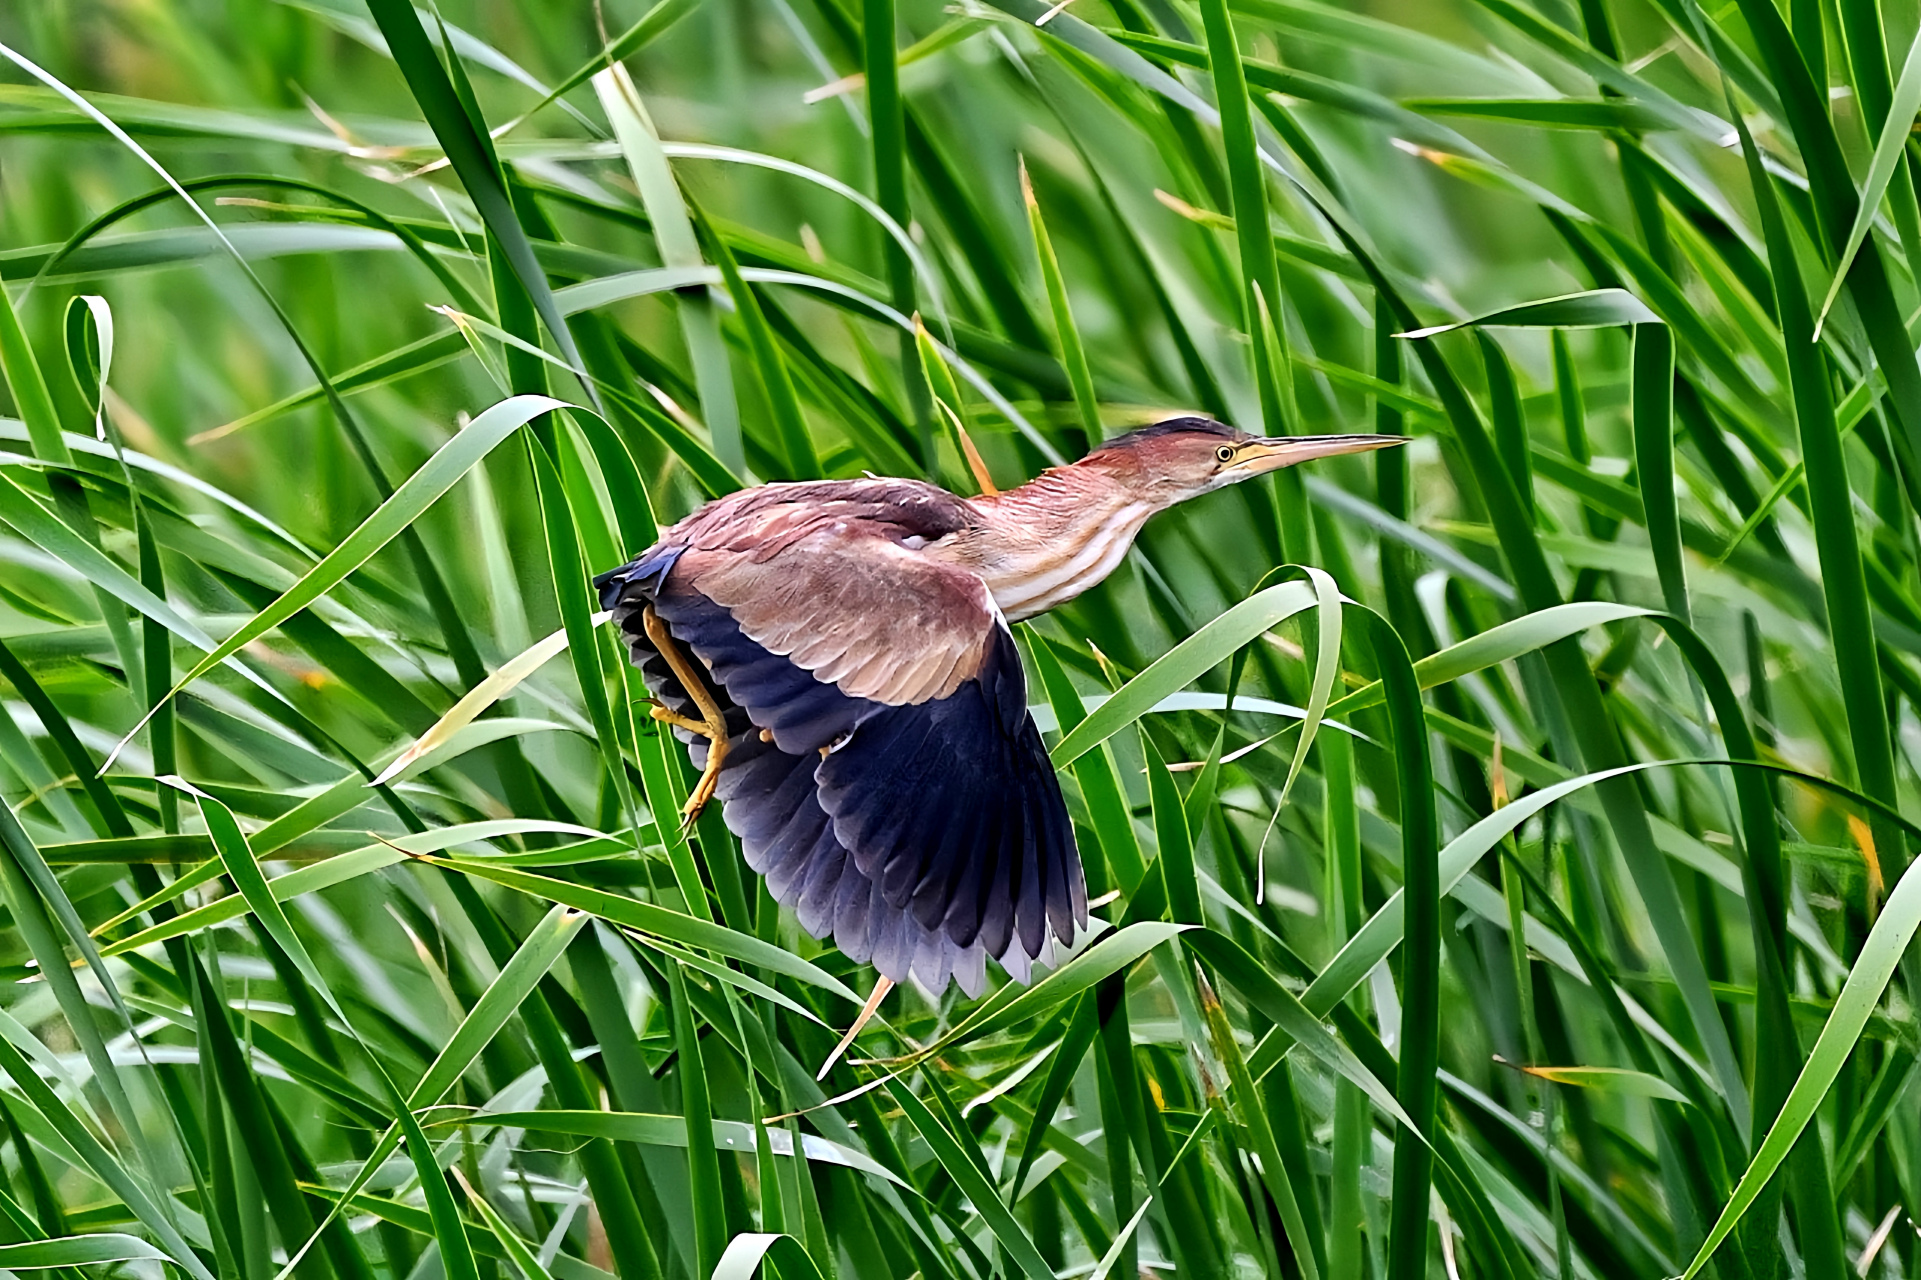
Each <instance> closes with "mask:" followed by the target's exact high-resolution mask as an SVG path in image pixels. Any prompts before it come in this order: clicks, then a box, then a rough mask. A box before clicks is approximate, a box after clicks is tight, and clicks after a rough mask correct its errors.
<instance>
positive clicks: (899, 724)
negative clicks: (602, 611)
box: [596, 551, 1087, 993]
mask: <svg viewBox="0 0 1921 1280" xmlns="http://www.w3.org/2000/svg"><path fill="white" fill-rule="evenodd" d="M672 571H673V556H672V554H671V553H668V552H658V551H657V552H655V553H650V554H649V555H648V556H643V557H642V558H641V559H640V560H637V561H635V562H634V564H633V565H631V566H628V567H627V568H626V569H624V570H620V571H616V573H615V574H610V575H603V576H602V577H601V578H600V579H597V580H596V585H597V586H599V587H600V589H601V591H602V603H603V604H605V605H606V606H608V607H609V608H611V609H612V610H613V612H614V617H615V619H616V621H617V622H619V623H620V624H621V627H622V630H623V633H624V634H625V636H626V639H627V642H628V645H629V648H630V649H631V651H632V653H633V657H634V661H635V665H636V666H638V667H639V668H640V670H641V673H642V676H643V678H644V679H645V680H646V682H647V685H648V688H649V689H650V691H652V692H653V693H654V695H655V696H656V697H658V698H660V699H661V700H662V701H663V702H664V703H666V704H667V705H668V706H670V707H672V708H674V709H675V710H682V711H685V710H686V709H687V708H688V707H689V706H690V705H691V700H690V699H688V698H687V697H686V694H685V691H684V690H682V689H680V688H679V686H678V684H677V683H676V682H675V681H674V679H673V677H672V674H671V673H670V672H669V671H668V670H667V667H666V664H665V662H664V661H662V660H661V658H660V657H659V655H658V654H656V653H655V652H654V650H653V646H652V645H651V644H650V643H649V642H648V640H647V637H646V635H645V633H644V631H643V630H642V628H641V623H640V617H639V614H640V609H641V606H642V605H643V604H645V603H648V602H651V603H653V604H654V606H655V609H656V611H657V613H658V614H659V616H660V619H661V621H662V622H663V623H665V624H666V626H667V629H668V631H669V633H670V634H671V635H673V636H674V638H675V639H676V640H677V641H679V642H680V643H681V644H682V645H683V646H685V647H686V648H687V649H689V650H690V651H692V652H693V653H694V654H695V655H696V656H697V657H698V658H699V659H700V660H701V662H702V663H703V664H704V666H705V667H706V668H707V670H708V671H709V672H710V673H711V674H712V678H713V679H712V684H711V685H710V687H711V688H712V689H713V690H714V691H715V692H716V693H717V694H718V695H720V698H719V700H720V702H721V705H722V708H723V710H724V712H725V713H726V716H727V721H728V727H729V729H730V730H731V731H732V732H731V733H730V741H729V753H728V756H727V760H726V763H725V766H724V768H723V769H722V772H721V776H720V786H719V790H718V792H717V795H718V798H719V799H720V801H721V804H722V814H723V816H724V818H725V820H726V822H727V826H728V828H729V829H730V830H732V831H733V832H734V833H735V834H736V835H737V836H739V837H740V839H741V845H742V849H743V851H744V853H745V855H746V858H747V862H748V864H749V865H750V866H751V867H753V869H754V870H755V871H757V872H759V873H760V874H762V875H763V876H765V877H766V880H767V886H768V890H769V892H771V893H772V894H773V896H774V897H775V899H776V900H777V901H780V902H782V903H784V904H786V905H789V906H792V907H794V908H795V909H796V911H797V913H798V915H799V918H800V922H801V925H802V926H803V927H804V928H806V929H807V930H808V932H809V933H812V934H813V935H814V936H816V937H823V936H825V935H826V934H828V933H830V932H831V933H832V934H833V935H834V940H835V943H836V945H837V946H839V947H840V949H841V950H842V951H843V952H845V953H846V954H848V955H849V956H850V957H851V958H853V959H855V960H860V961H865V960H869V959H871V960H872V961H873V963H874V964H875V966H876V967H877V968H879V969H880V971H881V972H882V973H884V974H886V975H887V976H888V977H890V978H893V979H895V980H896V981H901V980H904V979H905V978H906V977H907V974H908V972H909V970H910V969H911V970H912V971H914V972H916V973H918V974H919V975H920V977H921V979H922V981H924V982H926V983H928V985H930V986H932V987H933V988H935V989H937V990H938V989H939V988H940V987H942V986H944V985H945V983H946V980H947V978H948V976H949V975H950V974H953V975H955V976H957V977H959V978H960V979H961V981H962V985H963V986H964V987H966V988H967V989H968V990H969V991H970V993H973V992H978V990H979V988H980V981H981V979H982V977H983V976H984V975H983V973H982V970H981V967H980V966H981V962H982V958H983V957H984V956H988V955H991V956H993V957H995V958H996V959H997V960H999V961H1000V962H1001V963H1002V964H1003V965H1004V966H1005V967H1007V968H1008V970H1009V971H1010V972H1011V973H1014V974H1015V975H1016V976H1017V977H1020V978H1022V979H1025V977H1026V976H1027V971H1028V969H1029V966H1030V965H1031V964H1032V962H1033V961H1034V960H1036V959H1041V958H1043V957H1045V956H1047V955H1049V954H1050V953H1051V946H1052V942H1054V941H1057V942H1059V943H1063V944H1065V943H1070V942H1071V941H1072V940H1073V938H1074V934H1075V930H1076V928H1077V927H1079V926H1083V925H1085V923H1086V921H1087V895H1086V887H1085V882H1084V881H1083V879H1082V875H1081V865H1080V857H1079V854H1078V852H1077V851H1076V849H1075V845H1074V835H1073V827H1072V825H1071V823H1070V822H1069V820H1068V817H1067V810H1066V806H1065V804H1064V803H1063V801H1062V799H1061V793H1060V786H1059V783H1058V782H1057V780H1056V778H1055V776H1054V770H1053V766H1052V765H1051V763H1050V762H1049V760H1048V758H1047V752H1046V749H1045V747H1044V746H1043V744H1042V742H1041V738H1040V734H1039V732H1038V730H1037V729H1036V728H1035V726H1034V723H1033V720H1032V718H1031V717H1030V716H1029V715H1028V714H1027V691H1026V680H1025V677H1024V675H1023V674H1022V671H1021V665H1020V657H1019V653H1018V651H1017V650H1016V648H1015V646H1014V641H1013V637H1012V636H1011V635H1009V634H1008V633H1007V631H1006V628H1005V627H1004V626H1001V627H998V628H997V634H996V635H995V636H994V637H993V639H992V642H991V645H990V649H989V652H988V655H987V658H986V660H985V661H984V662H983V663H982V664H981V667H980V670H979V671H978V673H977V674H976V675H975V676H974V677H972V678H970V679H967V680H964V681H962V682H961V684H960V685H959V687H958V688H957V689H955V691H954V692H953V693H952V695H950V696H949V697H946V698H940V699H933V700H929V701H927V702H922V703H918V704H912V705H905V706H893V705H888V704H885V703H881V702H876V701H872V700H869V699H864V698H856V697H850V696H848V695H846V694H844V693H842V692H841V691H840V689H839V688H837V687H836V686H834V685H832V684H828V683H824V682H822V681H820V680H818V679H816V678H815V677H814V676H813V675H812V674H811V673H809V672H807V671H805V670H803V669H802V668H800V667H798V666H796V665H795V664H794V663H792V662H790V661H788V660H787V659H786V658H784V657H781V656H779V655H776V654H773V653H770V652H768V651H767V650H766V649H765V648H764V647H762V646H761V645H760V644H758V643H756V642H755V641H754V640H753V639H751V638H750V637H748V636H746V635H744V634H743V633H742V631H741V629H740V627H739V626H738V625H737V624H736V623H735V621H734V619H733V617H732V615H731V614H730V613H729V612H728V611H727V610H726V609H724V608H722V607H721V606H719V605H717V604H715V603H714V602H713V601H712V600H709V599H708V598H707V597H705V596H703V595H702V594H700V593H699V592H698V591H696V590H694V589H692V588H691V587H688V586H684V585H681V584H678V583H675V582H674V581H673V579H672ZM762 730H768V731H770V733H771V734H772V735H775V736H776V740H774V741H769V740H765V739H763V737H762V733H761V731H762ZM689 746H690V751H691V753H692V755H693V757H694V761H695V763H696V764H697V765H698V764H703V763H704V762H705V757H706V744H705V743H704V742H701V741H698V740H695V741H693V742H691V743H690V744H689Z"/></svg>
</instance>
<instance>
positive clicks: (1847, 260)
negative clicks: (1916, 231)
mask: <svg viewBox="0 0 1921 1280" xmlns="http://www.w3.org/2000/svg"><path fill="white" fill-rule="evenodd" d="M1882 84H1883V85H1884V86H1885V85H1886V84H1887V82H1886V81H1885V80H1884V81H1882ZM1917 111H1921V36H1917V37H1916V38H1915V40H1914V43H1912V44H1910V45H1909V46H1908V56H1907V58H1906V60H1905V61H1903V62H1902V64H1901V79H1900V80H1899V82H1897V83H1896V85H1895V87H1894V104H1893V106H1891V107H1889V109H1888V117H1887V120H1886V122H1885V123H1883V124H1882V126H1881V136H1880V137H1879V138H1877V139H1876V140H1875V143H1874V158H1873V159H1871V160H1870V161H1869V162H1868V176H1867V180H1866V181H1865V182H1863V183H1862V185H1861V204H1860V207H1859V208H1857V209H1856V210H1855V213H1854V225H1852V226H1850V227H1849V228H1848V239H1847V243H1846V244H1845V245H1843V246H1842V248H1841V252H1840V255H1839V256H1838V257H1837V258H1836V260H1835V264H1834V283H1832V284H1830V285H1829V286H1828V294H1827V297H1825V298H1823V299H1821V310H1820V311H1819V312H1817V313H1816V315H1815V317H1814V340H1815V341H1816V342H1819V341H1820V340H1821V327H1822V326H1823V325H1825V324H1826V323H1827V321H1828V312H1829V311H1830V310H1832V309H1833V307H1834V300H1835V299H1836V298H1838V297H1840V296H1841V286H1842V285H1844V284H1846V283H1847V282H1848V269H1849V268H1850V267H1852V266H1853V265H1854V255H1855V254H1857V253H1859V252H1860V251H1861V242H1862V241H1863V240H1865V239H1867V238H1868V231H1869V229H1870V228H1872V227H1873V226H1874V218H1875V214H1876V213H1877V212H1879V210H1880V208H1881V198H1882V197H1883V196H1885V195H1886V194H1887V191H1888V183H1889V182H1890V181H1891V180H1892V179H1893V178H1894V170H1895V166H1897V165H1899V164H1900V163H1901V159H1902V157H1903V156H1904V155H1905V154H1906V153H1907V146H1908V137H1909V135H1910V134H1911V133H1912V132H1913V128H1914V116H1915V113H1916V112H1917Z"/></svg>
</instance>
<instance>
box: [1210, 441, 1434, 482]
mask: <svg viewBox="0 0 1921 1280" xmlns="http://www.w3.org/2000/svg"><path fill="white" fill-rule="evenodd" d="M1406 443H1407V437H1405V436H1262V437H1260V438H1259V439H1257V440H1250V441H1248V442H1247V443H1246V444H1244V445H1242V446H1241V447H1240V448H1239V449H1237V450H1236V451H1235V453H1234V461H1232V462H1230V463H1229V464H1227V470H1229V471H1232V472H1235V473H1238V474H1240V475H1249V476H1258V475H1265V474H1267V473H1268V472H1270V471H1279V470H1280V469H1281V468H1282V467H1291V466H1293V465H1294V464H1295V463H1298V462H1311V461H1313V460H1314V459H1315V458H1331V457H1334V456H1335V455H1336V454H1342V453H1369V452H1372V451H1373V450H1375V449H1386V448H1388V447H1390V446H1392V445H1397V444H1406Z"/></svg>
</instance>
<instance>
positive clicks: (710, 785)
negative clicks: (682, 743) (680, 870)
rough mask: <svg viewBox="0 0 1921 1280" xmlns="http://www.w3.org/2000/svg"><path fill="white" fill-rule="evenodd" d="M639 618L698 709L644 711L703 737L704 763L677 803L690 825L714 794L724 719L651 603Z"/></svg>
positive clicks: (722, 751) (723, 753)
mask: <svg viewBox="0 0 1921 1280" xmlns="http://www.w3.org/2000/svg"><path fill="white" fill-rule="evenodd" d="M640 620H641V625H642V626H643V627H645V628H646V630H647V639H648V640H650V641H652V642H653V646H654V648H655V649H656V650H657V651H658V652H659V653H660V656H661V657H663V658H665V659H666V660H667V666H668V667H669V669H671V670H672V671H673V673H674V678H675V679H676V680H679V681H680V687H681V688H683V689H685V690H686V691H687V696H688V697H690V698H692V699H693V700H694V706H695V707H697V708H699V710H700V719H698V720H696V719H694V718H692V717H691V716H683V715H680V714H679V713H677V712H673V711H669V710H668V709H667V708H666V707H654V708H653V709H652V710H651V711H650V712H648V714H649V715H651V716H653V718H654V719H656V720H659V721H661V722H662V723H664V724H671V725H675V726H677V727H679V728H682V729H686V730H688V731H689V732H692V733H697V734H699V735H700V736H701V737H703V738H705V739H707V767H706V768H705V769H703V770H701V773H700V781H699V782H697V783H695V784H694V790H693V794H691V795H689V796H688V797H687V803H686V804H684V805H682V806H681V807H680V813H681V819H682V825H683V826H684V827H691V826H692V825H693V824H694V820H695V819H696V818H698V817H700V811H701V810H702V809H704V808H706V807H707V802H708V801H709V800H711V799H713V798H714V788H715V787H717V786H719V785H720V767H721V764H722V763H723V762H724V761H725V760H726V759H727V720H726V717H724V716H723V715H721V713H720V704H719V703H717V702H715V701H714V695H713V694H711V693H709V692H708V691H707V685H706V684H705V682H703V681H702V680H701V678H700V672H699V671H697V670H696V669H695V667H694V664H693V662H692V661H690V660H689V659H688V657H687V655H686V654H685V653H683V652H681V648H680V645H679V643H678V642H676V641H675V640H674V638H673V636H671V635H669V634H668V632H667V627H666V624H665V623H663V622H661V620H660V616H659V615H658V614H656V613H655V612H654V606H652V605H651V604H650V605H648V606H646V608H644V609H643V610H642V611H641V615H640Z"/></svg>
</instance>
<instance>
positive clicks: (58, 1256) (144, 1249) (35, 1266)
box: [0, 1231, 173, 1271]
mask: <svg viewBox="0 0 1921 1280" xmlns="http://www.w3.org/2000/svg"><path fill="white" fill-rule="evenodd" d="M172 1261H173V1259H172V1258H170V1257H168V1256H167V1255H166V1254H165V1253H162V1252H161V1251H160V1250H158V1249H156V1248H154V1247H153V1246H152V1245H150V1244H148V1243H147V1242H146V1241H145V1240H142V1239H141V1238H140V1237H139V1236H129V1235H122V1234H121V1233H119V1232H116V1231H103V1232H101V1233H100V1234H99V1235H87V1236H65V1237H63V1238H61V1239H58V1240H34V1241H31V1242H29V1243H26V1244H7V1245H0V1267H3V1268H5V1269H6V1270H8V1271H35V1270H39V1269H41V1268H45V1267H82V1266H89V1265H91V1264H94V1263H101V1262H172Z"/></svg>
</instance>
